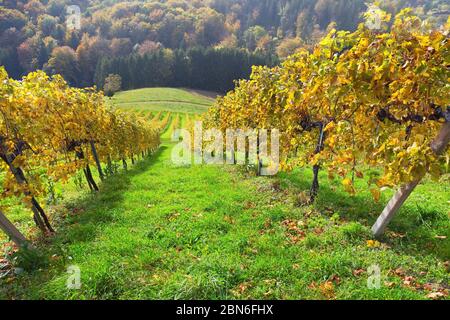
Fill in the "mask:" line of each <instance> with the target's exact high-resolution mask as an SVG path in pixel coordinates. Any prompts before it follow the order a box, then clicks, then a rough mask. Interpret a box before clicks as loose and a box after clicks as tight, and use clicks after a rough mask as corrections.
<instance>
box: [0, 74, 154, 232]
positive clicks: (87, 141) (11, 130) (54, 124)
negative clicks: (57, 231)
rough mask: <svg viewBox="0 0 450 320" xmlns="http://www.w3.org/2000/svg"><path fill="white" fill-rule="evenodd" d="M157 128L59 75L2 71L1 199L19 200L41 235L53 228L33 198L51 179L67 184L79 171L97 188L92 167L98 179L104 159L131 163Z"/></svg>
mask: <svg viewBox="0 0 450 320" xmlns="http://www.w3.org/2000/svg"><path fill="white" fill-rule="evenodd" d="M159 144H160V140H159V132H158V131H157V130H155V129H153V127H151V126H150V125H148V124H147V122H146V121H145V120H144V119H141V118H139V117H137V116H136V115H133V114H126V113H122V112H120V111H118V110H112V109H109V108H108V107H107V105H106V104H105V102H104V96H103V93H101V92H100V93H99V92H96V91H95V90H94V89H77V88H72V87H69V86H68V85H67V83H66V82H65V81H64V80H63V79H62V77H60V76H55V77H52V78H50V77H48V76H47V75H46V74H45V73H44V72H41V71H38V72H33V73H30V74H29V75H28V76H26V77H24V78H23V79H22V80H21V81H16V80H13V79H11V78H9V77H8V75H7V73H6V71H5V70H4V69H3V68H0V158H1V160H2V163H1V166H2V167H1V169H2V171H4V172H5V176H4V179H3V192H2V194H1V196H2V197H11V196H16V197H21V198H23V200H24V202H25V203H26V204H28V205H29V206H30V208H31V209H32V211H33V218H34V221H35V222H36V224H37V226H38V227H39V228H40V229H41V230H42V231H43V232H53V228H52V226H51V225H50V222H49V219H48V217H47V215H46V213H45V212H44V210H43V208H42V207H41V206H40V205H39V203H38V200H37V199H38V198H39V197H40V196H43V195H45V193H46V185H47V183H49V182H52V183H54V182H58V181H60V182H62V183H64V182H67V181H68V179H69V178H70V177H72V176H73V175H74V174H76V173H77V172H79V171H82V172H83V173H84V175H85V177H86V180H87V182H88V185H89V187H90V188H91V189H92V190H94V191H97V190H98V186H97V183H96V182H95V180H94V178H93V175H92V172H91V168H90V166H91V165H94V166H96V167H97V169H98V171H99V176H100V178H101V179H103V178H104V175H105V174H104V172H103V170H102V163H107V164H108V165H109V166H111V164H112V162H114V161H122V162H123V164H124V167H125V168H126V159H129V158H131V159H132V161H133V162H134V156H135V155H141V154H142V155H144V154H147V153H151V152H153V151H155V150H156V149H157V148H158V147H159Z"/></svg>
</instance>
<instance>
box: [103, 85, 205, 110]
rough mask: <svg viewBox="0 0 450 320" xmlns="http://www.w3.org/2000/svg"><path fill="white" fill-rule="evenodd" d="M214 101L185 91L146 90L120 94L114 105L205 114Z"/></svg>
mask: <svg viewBox="0 0 450 320" xmlns="http://www.w3.org/2000/svg"><path fill="white" fill-rule="evenodd" d="M213 101H214V100H213V99H211V98H209V97H206V96H203V95H200V94H197V93H195V92H192V91H189V90H184V89H173V88H146V89H137V90H130V91H122V92H118V93H117V94H115V95H114V97H113V98H112V99H111V102H112V104H113V105H115V106H117V107H119V108H122V109H126V110H136V109H137V110H145V111H147V110H150V111H171V112H182V113H203V112H205V111H206V110H207V109H208V108H209V107H210V106H211V104H212V102H213Z"/></svg>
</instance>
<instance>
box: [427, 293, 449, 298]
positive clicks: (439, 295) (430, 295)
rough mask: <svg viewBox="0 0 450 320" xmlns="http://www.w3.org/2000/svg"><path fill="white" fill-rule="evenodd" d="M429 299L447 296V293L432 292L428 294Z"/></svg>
mask: <svg viewBox="0 0 450 320" xmlns="http://www.w3.org/2000/svg"><path fill="white" fill-rule="evenodd" d="M427 298H428V299H433V300H439V299H442V298H445V294H444V293H443V292H432V293H429V294H427Z"/></svg>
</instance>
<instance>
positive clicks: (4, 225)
mask: <svg viewBox="0 0 450 320" xmlns="http://www.w3.org/2000/svg"><path fill="white" fill-rule="evenodd" d="M0 229H2V230H3V231H4V232H5V233H6V235H7V236H8V237H9V238H10V239H11V240H12V241H14V243H15V244H17V245H18V246H22V245H24V244H26V243H27V239H26V238H25V237H24V235H23V234H22V233H20V231H19V230H17V228H16V227H15V226H14V225H13V224H12V223H11V221H9V220H8V218H6V216H5V215H4V214H3V212H2V211H0Z"/></svg>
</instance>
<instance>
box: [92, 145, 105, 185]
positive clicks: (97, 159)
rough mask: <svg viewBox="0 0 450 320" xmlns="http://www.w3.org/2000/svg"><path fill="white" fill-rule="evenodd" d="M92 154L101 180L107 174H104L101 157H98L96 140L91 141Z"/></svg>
mask: <svg viewBox="0 0 450 320" xmlns="http://www.w3.org/2000/svg"><path fill="white" fill-rule="evenodd" d="M90 145H91V151H92V155H93V156H94V159H95V164H96V165H97V170H98V175H99V176H100V180H102V181H103V180H105V175H104V174H103V170H102V164H101V163H100V159H99V157H98V153H97V148H96V147H95V143H94V141H92V140H91V141H90Z"/></svg>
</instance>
